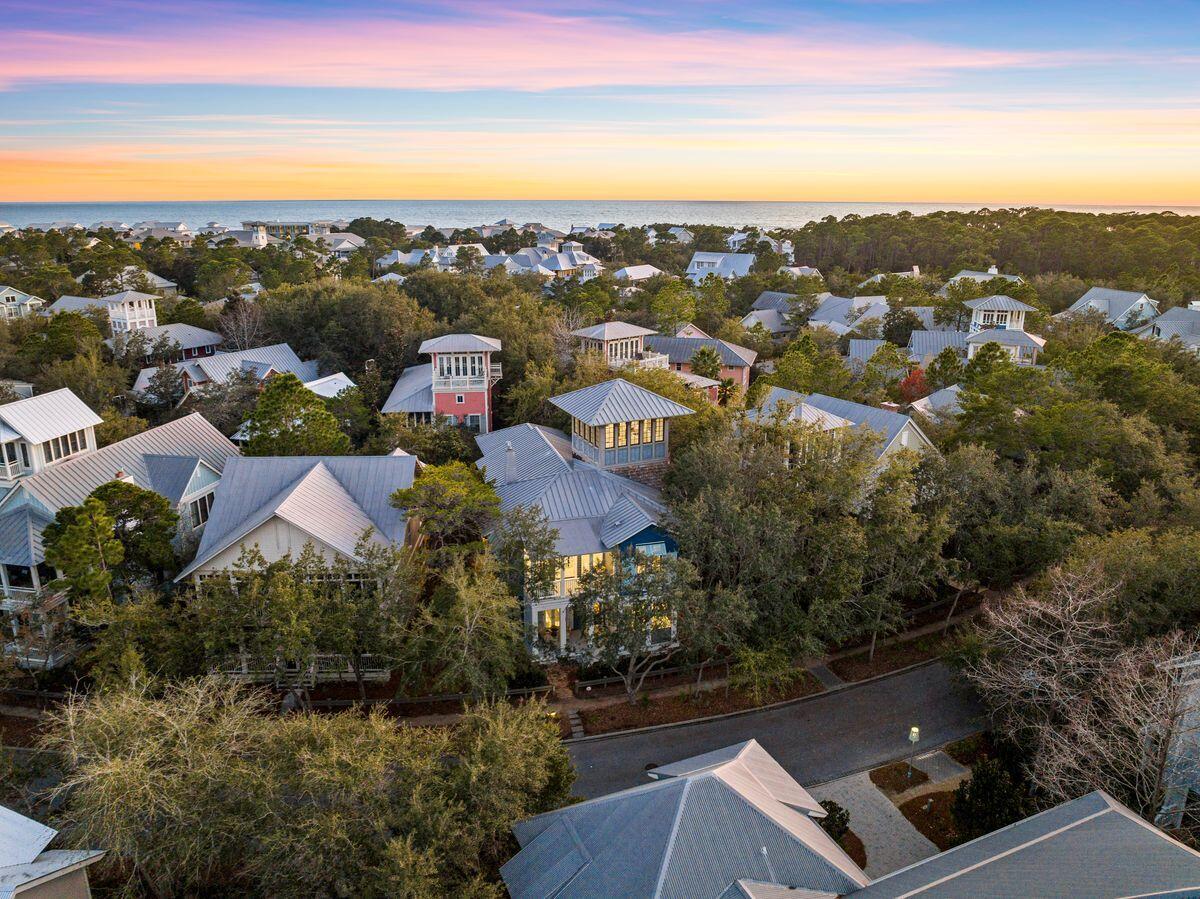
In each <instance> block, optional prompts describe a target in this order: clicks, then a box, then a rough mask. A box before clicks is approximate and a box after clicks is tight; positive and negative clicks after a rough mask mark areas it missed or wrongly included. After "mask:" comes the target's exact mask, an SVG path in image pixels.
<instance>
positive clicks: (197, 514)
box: [192, 491, 216, 528]
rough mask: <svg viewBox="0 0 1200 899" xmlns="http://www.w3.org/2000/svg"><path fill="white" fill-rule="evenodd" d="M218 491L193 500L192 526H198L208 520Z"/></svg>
mask: <svg viewBox="0 0 1200 899" xmlns="http://www.w3.org/2000/svg"><path fill="white" fill-rule="evenodd" d="M215 495H216V491H213V492H211V493H206V494H204V496H202V497H200V498H199V499H196V500H192V527H194V528H198V527H200V525H202V524H204V523H205V522H206V521H208V513H209V512H211V511H212V504H213V497H214V496H215Z"/></svg>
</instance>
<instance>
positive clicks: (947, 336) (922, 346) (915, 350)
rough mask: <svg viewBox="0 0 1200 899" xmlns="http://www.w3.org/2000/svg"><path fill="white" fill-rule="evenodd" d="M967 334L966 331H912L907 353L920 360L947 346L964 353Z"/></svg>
mask: <svg viewBox="0 0 1200 899" xmlns="http://www.w3.org/2000/svg"><path fill="white" fill-rule="evenodd" d="M967 336H968V335H967V332H966V331H913V332H912V334H910V335H909V338H908V355H909V356H910V357H912V358H915V359H917V360H920V359H924V358H925V357H926V356H936V355H937V354H938V353H940V352H941V351H942V350H944V349H945V348H946V347H948V346H949V347H954V348H955V349H956V350H961V351H963V352H964V353H965V352H966V350H967Z"/></svg>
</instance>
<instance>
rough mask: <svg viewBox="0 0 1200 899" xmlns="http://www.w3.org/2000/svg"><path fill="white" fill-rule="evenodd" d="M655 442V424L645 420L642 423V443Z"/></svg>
mask: <svg viewBox="0 0 1200 899" xmlns="http://www.w3.org/2000/svg"><path fill="white" fill-rule="evenodd" d="M653 442H654V422H652V421H651V420H650V419H648V418H647V419H645V420H644V421H643V422H642V443H653Z"/></svg>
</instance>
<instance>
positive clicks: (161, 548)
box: [92, 481, 179, 585]
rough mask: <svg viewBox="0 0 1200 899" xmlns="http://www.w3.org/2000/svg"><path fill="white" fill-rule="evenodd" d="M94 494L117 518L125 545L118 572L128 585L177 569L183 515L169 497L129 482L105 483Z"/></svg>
mask: <svg viewBox="0 0 1200 899" xmlns="http://www.w3.org/2000/svg"><path fill="white" fill-rule="evenodd" d="M92 496H94V497H95V498H96V499H98V500H100V502H102V503H103V504H104V508H105V510H106V511H107V512H108V515H109V516H110V517H111V518H112V520H113V523H114V529H113V532H114V534H115V536H116V538H117V540H118V541H120V543H121V546H122V547H123V552H122V554H121V555H122V559H121V562H120V565H119V566H117V569H116V574H117V576H118V577H119V578H120V579H121V580H122V581H123V582H124V583H125V584H126V585H128V584H131V583H133V582H134V581H135V580H140V579H143V578H147V577H153V576H156V575H161V574H163V573H166V572H169V571H171V570H172V569H174V567H175V561H176V560H175V547H174V544H173V541H174V539H175V535H176V532H177V529H178V526H179V514H178V513H177V512H176V511H175V510H174V509H173V508H172V507H171V504H170V502H168V500H167V499H166V497H164V496H162V495H161V494H158V493H155V492H154V491H153V490H145V489H143V488H141V487H139V486H137V485H136V484H130V483H127V482H125V481H109V482H108V483H107V484H101V485H100V486H99V487H97V488H96V489H95V490H93V491H92Z"/></svg>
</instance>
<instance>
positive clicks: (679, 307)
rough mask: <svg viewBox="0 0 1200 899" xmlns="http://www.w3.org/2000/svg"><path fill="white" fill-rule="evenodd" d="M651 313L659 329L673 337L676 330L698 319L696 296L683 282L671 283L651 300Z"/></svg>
mask: <svg viewBox="0 0 1200 899" xmlns="http://www.w3.org/2000/svg"><path fill="white" fill-rule="evenodd" d="M650 311H651V312H652V313H653V314H654V319H655V321H656V322H657V323H658V329H659V330H660V331H661V332H662V333H664V334H667V335H673V334H674V333H675V329H676V328H677V327H678V326H679V325H681V324H683V323H684V322H690V321H691V320H692V319H693V318H695V317H696V295H695V294H694V293H692V291H691V288H690V287H688V285H687V284H686V283H685V282H683V281H671V282H669V283H667V284H666V285H664V286H663V287H662V288H660V289H659V291H658V293H656V294H654V296H653V297H651V299H650Z"/></svg>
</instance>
